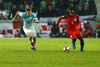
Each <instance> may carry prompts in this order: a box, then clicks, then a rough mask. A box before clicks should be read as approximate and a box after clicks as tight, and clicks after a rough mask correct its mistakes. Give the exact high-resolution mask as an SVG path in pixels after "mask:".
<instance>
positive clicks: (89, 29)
mask: <svg viewBox="0 0 100 67" xmlns="http://www.w3.org/2000/svg"><path fill="white" fill-rule="evenodd" d="M84 28H85V35H86V36H87V37H88V38H90V37H93V35H92V34H93V29H92V27H91V25H90V23H89V22H87V23H86V25H85V27H84Z"/></svg>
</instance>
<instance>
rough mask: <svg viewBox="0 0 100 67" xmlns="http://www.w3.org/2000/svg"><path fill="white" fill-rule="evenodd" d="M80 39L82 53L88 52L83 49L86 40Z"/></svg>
mask: <svg viewBox="0 0 100 67" xmlns="http://www.w3.org/2000/svg"><path fill="white" fill-rule="evenodd" d="M78 39H79V40H80V45H81V48H80V51H82V52H86V51H85V50H83V48H84V39H83V38H82V37H80V38H78Z"/></svg>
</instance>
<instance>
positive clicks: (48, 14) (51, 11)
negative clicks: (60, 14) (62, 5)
mask: <svg viewBox="0 0 100 67" xmlns="http://www.w3.org/2000/svg"><path fill="white" fill-rule="evenodd" d="M46 17H54V13H53V9H52V7H51V6H50V5H49V6H48V9H47V10H46Z"/></svg>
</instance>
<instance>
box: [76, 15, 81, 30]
mask: <svg viewBox="0 0 100 67" xmlns="http://www.w3.org/2000/svg"><path fill="white" fill-rule="evenodd" d="M80 28H81V22H80V21H79V16H77V29H78V30H80Z"/></svg>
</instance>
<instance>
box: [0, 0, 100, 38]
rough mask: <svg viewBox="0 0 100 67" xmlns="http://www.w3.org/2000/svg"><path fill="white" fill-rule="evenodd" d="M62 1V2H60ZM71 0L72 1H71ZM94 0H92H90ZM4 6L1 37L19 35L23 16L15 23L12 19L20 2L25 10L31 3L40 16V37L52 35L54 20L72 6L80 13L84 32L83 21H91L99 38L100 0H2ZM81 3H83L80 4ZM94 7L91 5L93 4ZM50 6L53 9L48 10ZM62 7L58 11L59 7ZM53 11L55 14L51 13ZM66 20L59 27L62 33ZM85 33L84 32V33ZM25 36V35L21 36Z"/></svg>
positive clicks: (18, 9) (2, 8)
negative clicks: (80, 7) (41, 9)
mask: <svg viewBox="0 0 100 67" xmlns="http://www.w3.org/2000/svg"><path fill="white" fill-rule="evenodd" d="M59 1H61V2H59ZM69 1H71V3H70V2H69ZM90 1H92V2H90ZM2 3H3V4H4V5H3V6H4V7H3V6H0V36H1V37H18V34H19V32H18V31H19V30H20V27H21V23H22V18H21V17H18V18H17V19H16V21H14V22H13V23H12V22H11V19H12V18H13V16H14V14H15V13H16V12H17V11H21V10H20V4H23V7H24V9H23V11H25V8H27V7H29V6H30V5H31V6H33V9H32V10H33V12H35V13H36V15H37V16H38V18H39V21H40V25H41V27H42V28H43V30H42V31H41V32H39V35H40V37H42V38H48V37H50V36H49V34H50V32H51V25H52V24H53V22H55V21H57V19H58V17H59V16H60V15H64V14H67V12H66V9H68V8H70V7H74V8H75V11H76V13H78V14H79V15H80V21H81V25H82V28H83V32H84V26H83V23H84V22H85V23H86V22H87V21H88V22H90V24H91V26H92V28H93V33H94V37H97V38H98V34H97V35H96V33H97V25H98V24H99V23H100V9H99V8H100V1H99V0H21V1H19V0H2ZM80 3H81V4H80ZM87 3H88V5H89V7H88V9H89V10H88V11H85V5H86V4H87ZM70 4H73V5H74V6H71V5H70ZM15 5H16V8H17V9H15V10H13V6H15ZM80 5H81V6H82V8H83V11H84V12H83V11H81V12H79V11H78V7H79V6H80ZM92 5H93V6H94V7H91V6H92ZM40 6H42V7H43V11H44V13H42V14H40V15H39V8H40ZM48 6H50V7H49V8H51V9H52V11H48ZM58 8H60V10H59V11H58V10H57V9H58ZM52 12H53V15H51V14H52ZM64 22H65V20H62V21H61V23H60V25H59V27H60V33H61V32H62V28H63V26H64ZM35 26H36V28H37V27H38V25H37V24H35ZM83 35H84V33H83ZM20 37H24V36H20Z"/></svg>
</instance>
